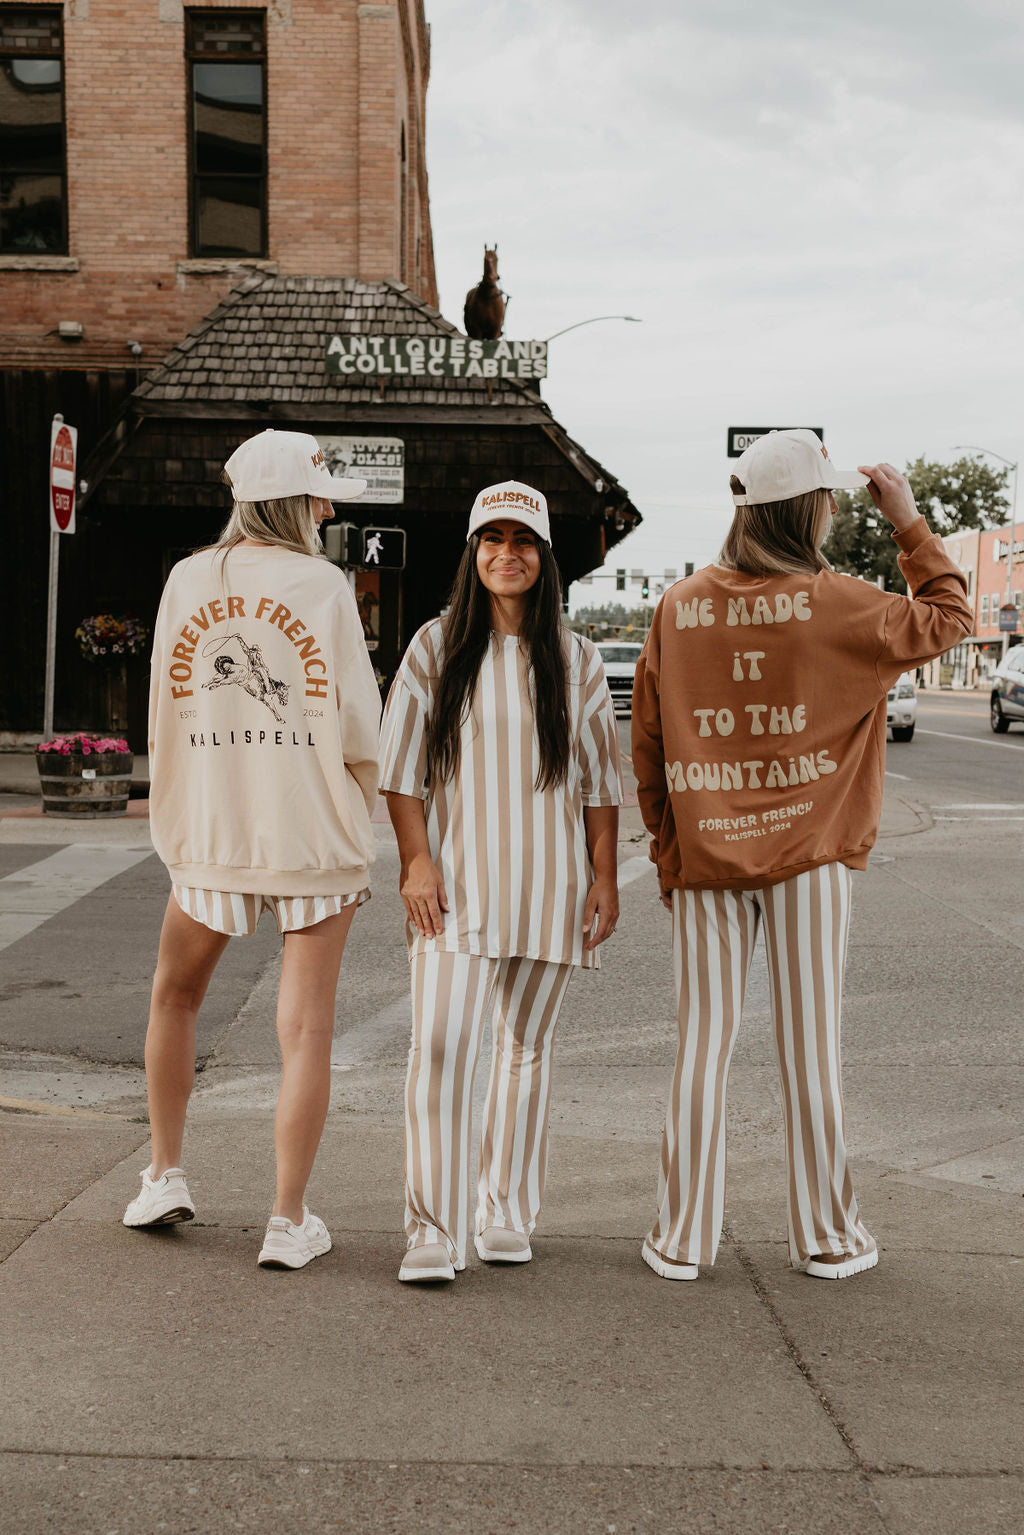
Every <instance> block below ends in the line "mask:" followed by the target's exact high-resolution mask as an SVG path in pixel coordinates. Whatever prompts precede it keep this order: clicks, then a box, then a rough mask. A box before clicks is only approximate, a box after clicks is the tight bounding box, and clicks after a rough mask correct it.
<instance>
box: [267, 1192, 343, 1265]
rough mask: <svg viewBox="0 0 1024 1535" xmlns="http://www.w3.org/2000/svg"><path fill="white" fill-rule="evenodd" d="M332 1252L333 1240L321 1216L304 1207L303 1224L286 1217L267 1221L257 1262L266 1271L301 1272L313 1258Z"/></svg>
mask: <svg viewBox="0 0 1024 1535" xmlns="http://www.w3.org/2000/svg"><path fill="white" fill-rule="evenodd" d="M330 1250H331V1237H330V1233H329V1232H328V1230H327V1227H326V1226H325V1225H324V1223H323V1221H322V1220H321V1219H320V1217H319V1216H318V1215H310V1213H309V1211H308V1210H307V1209H306V1206H305V1205H303V1207H302V1225H301V1226H296V1225H295V1223H294V1221H290V1220H288V1218H287V1216H284V1215H272V1216H271V1217H270V1219H269V1221H268V1222H267V1234H266V1236H265V1237H264V1238H263V1247H262V1248H261V1250H260V1255H259V1257H258V1258H257V1259H256V1262H257V1263H258V1264H259V1266H260V1268H264V1269H301V1268H305V1267H306V1264H307V1263H311V1262H312V1261H313V1259H314V1258H319V1257H321V1256H322V1254H323V1253H329V1252H330Z"/></svg>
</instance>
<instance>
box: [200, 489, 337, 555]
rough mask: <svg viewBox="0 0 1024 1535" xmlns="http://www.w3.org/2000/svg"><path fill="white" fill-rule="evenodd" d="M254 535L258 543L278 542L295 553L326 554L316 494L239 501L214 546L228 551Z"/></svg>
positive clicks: (283, 547) (279, 545) (277, 543)
mask: <svg viewBox="0 0 1024 1535" xmlns="http://www.w3.org/2000/svg"><path fill="white" fill-rule="evenodd" d="M246 538H251V539H252V540H253V542H254V543H257V544H275V545H277V546H278V547H279V548H282V549H294V550H295V552H296V554H311V555H313V556H314V557H315V558H317V559H322V558H323V557H324V551H323V546H322V545H321V543H320V536H319V534H318V533H317V528H316V518H315V517H314V515H313V497H312V496H307V495H302V496H280V497H278V498H277V499H275V500H273V501H236V502H235V504H234V506H233V507H232V508H231V516H230V517H229V518H228V520H227V522H226V523H225V525H224V528H223V531H222V532H221V535H220V537H219V538H218V540H217V542H216V544H214V545H213V548H215V549H223V550H224V552H225V554H226V553H227V551H228V550H229V549H233V548H234V547H235V546H236V544H240V543H241V542H242V540H243V539H246Z"/></svg>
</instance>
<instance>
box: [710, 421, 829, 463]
mask: <svg viewBox="0 0 1024 1535" xmlns="http://www.w3.org/2000/svg"><path fill="white" fill-rule="evenodd" d="M800 430H801V428H800V427H796V426H731V427H730V428H729V437H728V446H727V448H726V452H727V455H728V457H729V458H739V457H740V456H741V455H742V454H744V453H745V452H746V451H747V449H748V448H749V447H750V444H751V443H752V442H756V441H757V439H758V438H759V437H767V436H768V433H769V432H797V431H800ZM802 430H803V431H805V432H814V433H815V435H816V436H818V437H820V438H821V440H822V442H824V441H825V428H824V427H823V426H805V427H803V428H802Z"/></svg>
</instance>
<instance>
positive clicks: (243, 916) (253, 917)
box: [171, 885, 370, 938]
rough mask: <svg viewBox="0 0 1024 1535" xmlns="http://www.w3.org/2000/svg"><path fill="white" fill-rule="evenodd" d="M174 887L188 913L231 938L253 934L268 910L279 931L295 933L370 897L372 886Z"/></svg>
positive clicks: (206, 925)
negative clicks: (316, 890)
mask: <svg viewBox="0 0 1024 1535" xmlns="http://www.w3.org/2000/svg"><path fill="white" fill-rule="evenodd" d="M171 890H172V891H173V894H174V899H175V900H176V901H177V903H178V905H179V906H180V907H181V909H182V911H183V912H184V913H185V915H186V917H191V918H192V919H193V921H195V922H201V923H202V924H203V926H204V927H208V928H211V929H212V930H213V932H215V933H227V935H228V937H230V938H248V937H250V936H251V934H253V933H255V931H256V926H257V923H258V922H259V920H260V918H261V917H262V915H263V913H264V912H265V911H272V912H273V913H274V916H275V917H276V918H277V926H278V931H279V932H282V933H295V932H298V931H300V929H302V928H304V927H314V926H315V925H316V923H318V922H323V921H324V919H325V918H326V917H336V916H337V915H338V913H339V912H340V911H343V910H344V908H345V907H346V906H362V905H363V903H364V902H365V901H368V900H369V899H370V892H369V890H356V891H353V892H352V893H351V894H349V895H238V894H232V892H231V891H227V890H199V889H196V888H195V887H194V886H192V885H172V886H171Z"/></svg>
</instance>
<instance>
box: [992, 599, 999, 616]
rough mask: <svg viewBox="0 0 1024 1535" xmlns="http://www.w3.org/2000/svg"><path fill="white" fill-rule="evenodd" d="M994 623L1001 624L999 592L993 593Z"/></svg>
mask: <svg viewBox="0 0 1024 1535" xmlns="http://www.w3.org/2000/svg"><path fill="white" fill-rule="evenodd" d="M992 622H993V623H994V624H997V623H998V622H999V593H998V592H993V593H992Z"/></svg>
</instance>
